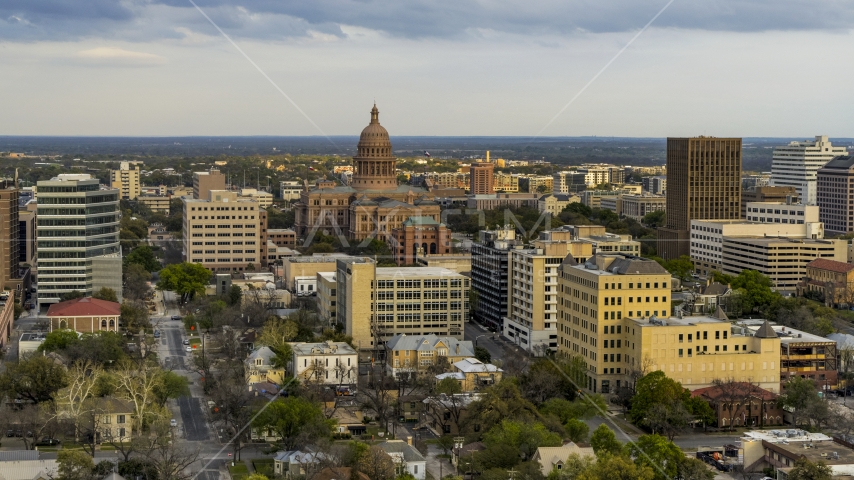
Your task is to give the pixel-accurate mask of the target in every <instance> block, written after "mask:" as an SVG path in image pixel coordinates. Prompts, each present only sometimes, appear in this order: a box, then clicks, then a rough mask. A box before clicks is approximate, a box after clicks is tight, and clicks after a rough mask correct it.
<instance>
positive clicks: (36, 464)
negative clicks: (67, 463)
mask: <svg viewBox="0 0 854 480" xmlns="http://www.w3.org/2000/svg"><path fill="white" fill-rule="evenodd" d="M58 467H59V465H58V464H57V463H56V460H12V461H6V462H3V463H2V465H0V479H2V480H50V479H52V478H55V477H56V476H57V472H58Z"/></svg>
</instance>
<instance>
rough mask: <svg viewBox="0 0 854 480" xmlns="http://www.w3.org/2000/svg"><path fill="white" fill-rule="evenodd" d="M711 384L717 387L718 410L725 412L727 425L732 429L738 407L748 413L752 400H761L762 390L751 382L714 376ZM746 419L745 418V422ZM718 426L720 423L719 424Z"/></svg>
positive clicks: (737, 414) (737, 413) (716, 400)
mask: <svg viewBox="0 0 854 480" xmlns="http://www.w3.org/2000/svg"><path fill="white" fill-rule="evenodd" d="M712 385H713V386H715V387H717V391H718V394H717V396H716V397H715V402H716V403H717V404H718V405H720V404H723V406H722V407H719V410H720V411H722V412H726V413H725V414H726V417H725V418H726V419H727V427H728V428H729V429H730V430H732V429H734V425H733V424H734V422H735V419H736V417H738V416H739V407H741V409H742V414H744V413H745V412H746V413H747V414H749V413H750V411H751V410H752V409H751V406H752V404H753V402H754V400H758V401H759V402H760V405H761V402H762V392H761V390H760V388H759V386H758V385H756V384H754V383H752V382H749V381H748V382H745V381H736V380H735V379H734V378H731V377H730V378H716V379H714V380H712ZM744 423H747V419H746V418H745V422H744ZM719 426H720V425H719Z"/></svg>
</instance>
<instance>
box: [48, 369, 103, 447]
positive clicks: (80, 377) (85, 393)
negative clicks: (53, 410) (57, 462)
mask: <svg viewBox="0 0 854 480" xmlns="http://www.w3.org/2000/svg"><path fill="white" fill-rule="evenodd" d="M103 374H104V370H103V369H102V368H101V367H100V365H97V364H95V363H92V362H91V361H88V360H82V361H77V362H75V363H74V364H72V365H71V366H70V367H69V368H68V386H67V387H66V388H63V389H62V390H60V391H59V392H57V395H56V403H57V407H58V408H59V409H60V410H61V411H62V412H63V413H64V415H63V417H65V418H68V419H69V420H70V421H71V424H72V425H73V427H74V441H76V442H79V441H80V436H81V433H82V430H83V429H82V424H83V422H85V421H86V419H87V410H88V409H90V407H91V405H90V404H89V403H90V402H88V400H89V399H90V398H92V397H93V396H94V395H95V391H96V390H95V388H96V385H97V383H98V379H99V378H100V377H101V375H103Z"/></svg>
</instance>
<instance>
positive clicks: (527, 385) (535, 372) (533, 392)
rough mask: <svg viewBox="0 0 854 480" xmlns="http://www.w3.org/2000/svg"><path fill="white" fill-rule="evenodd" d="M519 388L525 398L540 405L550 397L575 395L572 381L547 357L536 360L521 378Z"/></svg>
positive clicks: (571, 396) (568, 397) (570, 396)
mask: <svg viewBox="0 0 854 480" xmlns="http://www.w3.org/2000/svg"><path fill="white" fill-rule="evenodd" d="M519 389H520V390H521V391H522V394H523V395H525V398H527V399H528V400H530V401H531V402H533V403H534V404H535V405H539V404H541V403H543V402H545V401H546V400H548V399H550V398H567V399H572V398H574V397H575V388H574V387H573V385H572V382H570V381H569V379H567V378H566V376H565V375H564V373H563V372H562V371H561V370H560V368H559V367H558V366H556V365H555V364H554V363H553V362H551V361H550V360H549V359H546V358H540V359H538V360H536V361H535V362H534V363H533V364H532V365H531V367H530V368H529V369H528V371H527V372H525V373H523V374H522V375H521V376H520V378H519Z"/></svg>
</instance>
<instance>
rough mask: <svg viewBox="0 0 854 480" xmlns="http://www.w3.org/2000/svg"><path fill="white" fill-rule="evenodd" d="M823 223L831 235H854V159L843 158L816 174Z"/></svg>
mask: <svg viewBox="0 0 854 480" xmlns="http://www.w3.org/2000/svg"><path fill="white" fill-rule="evenodd" d="M816 178H817V179H816V204H817V205H818V207H819V219H820V220H821V221H822V222H824V226H825V228H827V230H828V231H829V232H834V233H848V232H854V201H852V200H851V195H852V194H854V156H848V155H846V156H841V157H836V158H834V159H833V160H831V161H829V162H827V163H826V164H825V165H824V166H823V167H821V168H820V169H819V170H818V171H817V172H816Z"/></svg>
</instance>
